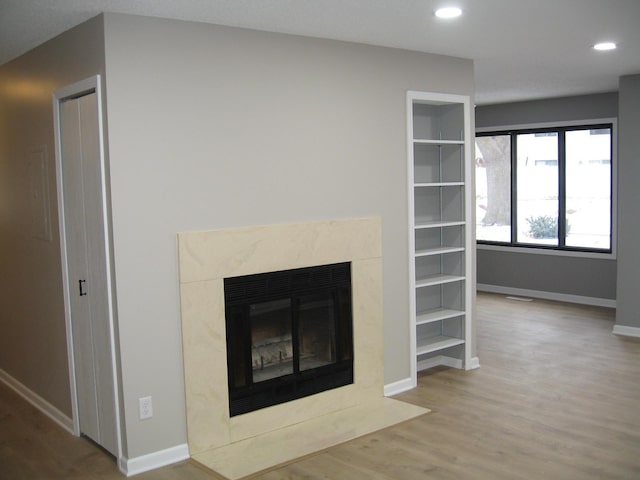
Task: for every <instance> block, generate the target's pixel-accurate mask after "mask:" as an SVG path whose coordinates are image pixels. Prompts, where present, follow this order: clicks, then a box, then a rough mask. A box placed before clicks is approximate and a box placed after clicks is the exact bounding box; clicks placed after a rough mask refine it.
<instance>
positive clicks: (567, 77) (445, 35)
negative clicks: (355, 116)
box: [0, 0, 640, 104]
mask: <svg viewBox="0 0 640 480" xmlns="http://www.w3.org/2000/svg"><path fill="white" fill-rule="evenodd" d="M450 4H456V5H458V6H460V7H462V8H463V10H464V15H463V16H462V17H461V18H459V19H457V20H453V21H451V20H449V21H443V20H439V19H437V18H435V17H434V15H433V11H434V10H435V8H437V7H438V6H442V5H450ZM101 12H120V13H130V14H137V15H148V16H156V17H164V18H176V19H182V20H193V21H199V22H208V23H216V24H222V25H231V26H240V27H246V28H253V29H258V30H267V31H274V32H283V33H292V34H298V35H306V36H312V37H321V38H331V39H338V40H346V41H353V42H360V43H367V44H372V45H382V46H388V47H396V48H404V49H409V50H417V51H423V52H431V53H438V54H444V55H453V56H458V57H464V58H471V59H473V60H474V62H475V78H476V103H478V104H488V103H499V102H508V101H516V100H528V99H536V98H548V97H556V96H565V95H578V94H586V93H596V92H608V91H615V90H617V88H618V77H619V76H621V75H627V74H634V73H640V0H606V1H605V0H536V1H527V0H451V1H447V0H422V1H416V0H180V1H177V0H0V64H1V63H5V62H7V61H9V60H11V59H13V58H15V57H17V56H19V55H21V54H22V53H24V52H26V51H28V50H30V49H31V48H33V47H35V46H37V45H39V44H41V43H43V42H45V41H47V40H48V39H50V38H52V37H54V36H56V35H58V34H59V33H62V32H63V31H65V30H68V29H69V28H71V27H73V26H75V25H77V24H79V23H81V22H83V21H85V20H87V19H89V18H91V17H93V16H95V15H97V14H99V13H101ZM603 40H611V41H615V42H618V44H619V48H618V49H617V50H615V51H613V52H596V51H593V50H592V49H591V48H590V47H591V46H592V45H593V44H594V43H596V42H599V41H603Z"/></svg>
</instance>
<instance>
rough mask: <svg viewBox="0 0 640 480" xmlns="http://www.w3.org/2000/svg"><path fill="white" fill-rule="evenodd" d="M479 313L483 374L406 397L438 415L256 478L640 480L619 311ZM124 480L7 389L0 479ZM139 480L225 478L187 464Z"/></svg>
mask: <svg viewBox="0 0 640 480" xmlns="http://www.w3.org/2000/svg"><path fill="white" fill-rule="evenodd" d="M477 310H478V311H477V335H478V356H479V358H480V364H481V368H480V369H478V370H474V371H470V372H464V371H458V370H454V369H447V368H437V369H433V370H430V371H427V372H424V373H422V374H421V375H420V377H419V382H418V383H419V385H418V388H416V389H414V390H412V391H410V392H406V393H404V394H401V395H399V396H398V397H397V398H399V399H401V400H404V401H407V402H410V403H414V404H417V405H421V406H425V407H428V408H430V409H432V413H430V414H429V415H425V416H423V417H420V418H418V419H415V420H412V421H409V422H406V423H404V424H401V425H397V426H394V427H392V428H389V429H386V430H384V431H381V432H377V433H374V434H371V435H367V436H365V437H362V438H360V439H357V440H354V441H351V442H348V443H346V444H343V445H340V446H337V447H334V448H331V449H329V450H326V451H324V452H322V453H319V454H317V455H313V456H310V457H307V458H304V459H302V460H299V461H298V462H296V463H293V464H290V465H287V466H284V467H282V468H280V469H278V470H275V471H271V472H268V473H264V474H262V475H259V476H257V477H256V478H258V479H260V480H281V479H309V480H311V479H380V480H382V479H385V480H386V479H389V480H391V479H393V480H405V479H406V480H412V479H456V480H460V479H473V480H484V479H487V480H499V479H509V480H512V479H515V480H517V479H543V480H559V479H567V480H590V479H607V480H611V479H624V480H632V479H640V340H639V339H630V338H625V337H618V336H615V335H613V334H612V333H611V330H612V328H613V323H614V313H613V311H612V310H609V309H604V308H593V307H584V306H577V305H570V304H562V303H554V302H545V301H540V300H536V301H533V302H530V303H524V302H517V301H513V300H506V299H505V298H504V297H502V296H497V295H490V294H481V295H479V296H478V308H477ZM402 355H404V353H402ZM122 478H124V477H122V476H121V475H120V474H119V473H118V471H117V468H116V466H115V463H114V462H113V459H112V458H111V457H109V456H108V455H107V454H105V453H104V452H102V451H101V450H100V449H99V448H97V447H95V446H94V445H93V444H91V443H90V442H88V441H87V440H85V439H83V438H74V437H72V436H71V435H69V434H68V433H66V432H64V431H63V430H62V429H60V428H59V427H57V426H56V425H55V424H54V423H53V422H51V421H50V420H49V419H48V418H46V417H44V416H43V415H41V414H40V413H38V412H37V411H36V410H35V409H34V408H32V407H31V406H30V405H28V404H27V403H26V402H24V401H23V400H22V399H20V398H19V397H18V396H17V395H15V394H14V393H13V392H12V391H10V390H9V389H7V388H6V387H4V386H0V479H3V480H4V479H7V480H8V479H11V480H14V479H15V480H19V479H29V480H32V479H51V480H54V479H55V480H57V479H65V480H66V479H72V480H74V479H78V480H79V479H89V480H93V479H102V480H111V479H122ZM135 478H136V479H140V480H151V479H158V480H205V479H215V478H218V477H216V476H215V475H212V474H210V473H207V472H205V471H203V470H202V469H200V468H199V467H198V466H197V465H195V464H193V463H191V462H185V463H182V464H178V465H174V466H170V467H166V468H163V469H160V470H156V471H153V472H147V473H145V474H142V475H139V476H136V477H135Z"/></svg>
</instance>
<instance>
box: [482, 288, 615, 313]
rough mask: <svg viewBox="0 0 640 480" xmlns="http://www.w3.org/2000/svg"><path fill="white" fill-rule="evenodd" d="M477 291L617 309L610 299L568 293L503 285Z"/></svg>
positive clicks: (613, 301)
mask: <svg viewBox="0 0 640 480" xmlns="http://www.w3.org/2000/svg"><path fill="white" fill-rule="evenodd" d="M476 289H477V290H478V291H479V292H489V293H500V294H504V295H514V296H518V297H532V298H541V299H543V300H555V301H558V302H567V303H579V304H582V305H593V306H596V307H608V308H616V301H615V300H611V299H609V298H598V297H585V296H582V295H570V294H567V293H556V292H545V291H543V290H529V289H526V288H512V287H503V286H501V285H488V284H486V283H478V285H477V287H476Z"/></svg>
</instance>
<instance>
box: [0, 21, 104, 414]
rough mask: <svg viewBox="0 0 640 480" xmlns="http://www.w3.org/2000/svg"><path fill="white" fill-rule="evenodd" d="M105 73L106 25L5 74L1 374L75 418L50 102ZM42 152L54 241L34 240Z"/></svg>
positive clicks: (0, 112)
mask: <svg viewBox="0 0 640 480" xmlns="http://www.w3.org/2000/svg"><path fill="white" fill-rule="evenodd" d="M103 72H104V36H103V24H102V19H101V18H95V19H93V20H90V21H89V22H87V23H84V24H83V25H80V26H79V27H77V28H75V29H73V30H71V31H69V32H67V33H64V34H63V35H61V36H59V37H57V38H55V39H53V40H51V41H49V42H48V43H46V44H45V45H43V46H41V47H38V48H36V49H34V50H32V51H31V52H29V53H27V54H25V55H23V56H22V57H20V58H18V59H16V60H14V61H12V62H9V63H7V64H5V65H3V66H1V67H0V252H2V256H1V257H0V264H1V267H0V268H1V271H2V273H1V274H0V305H1V307H0V331H1V332H2V333H1V334H0V369H2V370H4V372H6V373H7V374H8V375H10V376H11V377H13V378H14V379H15V380H17V381H18V382H20V383H22V384H23V385H24V386H26V387H27V388H28V389H30V390H31V391H33V392H35V393H36V394H38V395H39V396H41V397H42V398H43V399H45V400H46V401H47V402H49V403H50V404H51V405H52V406H53V407H55V408H56V409H57V410H59V411H60V412H61V413H62V414H64V415H66V416H68V417H71V400H70V388H69V368H68V361H67V359H68V357H67V344H66V328H65V317H64V303H63V296H62V272H61V260H60V242H59V236H58V213H57V196H56V169H55V148H54V136H53V108H52V94H53V92H54V90H56V89H58V88H60V87H63V86H66V85H69V84H71V83H74V82H77V81H79V80H82V79H84V78H87V77H90V76H92V75H95V74H98V73H103ZM33 148H36V149H44V151H45V152H46V162H47V164H48V169H47V177H46V180H47V182H46V185H47V190H48V206H47V209H46V210H47V214H48V215H49V217H50V218H49V219H50V226H51V237H50V239H43V238H41V235H39V234H35V235H34V233H35V232H37V230H34V229H33V225H32V222H35V224H40V225H42V222H41V220H42V218H43V217H42V216H41V215H40V213H39V212H38V209H36V208H34V207H32V205H31V200H32V199H31V183H30V181H31V176H30V174H29V152H30V151H31V149H33Z"/></svg>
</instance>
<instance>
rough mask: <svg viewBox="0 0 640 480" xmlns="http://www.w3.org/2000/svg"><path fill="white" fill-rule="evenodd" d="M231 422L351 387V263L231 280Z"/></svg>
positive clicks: (228, 288) (227, 303) (227, 313)
mask: <svg viewBox="0 0 640 480" xmlns="http://www.w3.org/2000/svg"><path fill="white" fill-rule="evenodd" d="M224 291H225V316H226V334H227V367H228V378H229V411H230V415H231V416H234V415H239V414H242V413H247V412H251V411H253V410H258V409H260V408H264V407H268V406H271V405H276V404H279V403H284V402H288V401H290V400H294V399H297V398H302V397H306V396H308V395H313V394H315V393H319V392H322V391H325V390H329V389H332V388H337V387H341V386H343V385H348V384H350V383H353V322H352V307H351V264H350V263H339V264H333V265H321V266H314V267H307V268H299V269H294V270H286V271H278V272H270V273H262V274H255V275H246V276H242V277H233V278H226V279H225V280H224Z"/></svg>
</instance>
